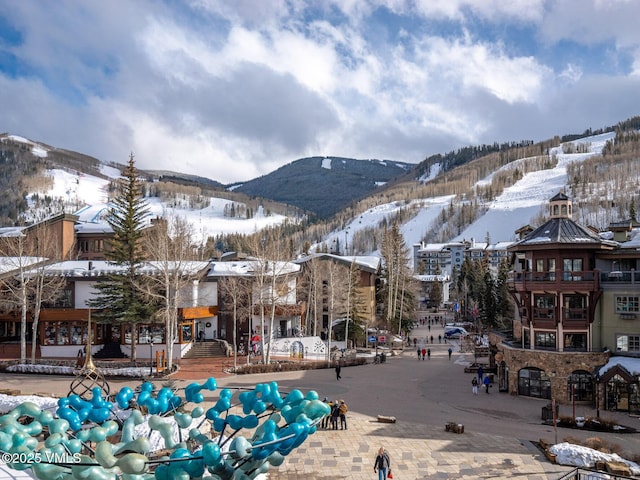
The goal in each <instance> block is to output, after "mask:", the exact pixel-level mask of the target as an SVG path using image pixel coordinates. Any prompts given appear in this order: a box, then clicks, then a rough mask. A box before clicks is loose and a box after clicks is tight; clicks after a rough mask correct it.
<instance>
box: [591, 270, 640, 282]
mask: <svg viewBox="0 0 640 480" xmlns="http://www.w3.org/2000/svg"><path fill="white" fill-rule="evenodd" d="M600 282H601V283H608V284H609V283H635V284H640V271H635V270H630V271H621V270H613V271H611V272H600Z"/></svg>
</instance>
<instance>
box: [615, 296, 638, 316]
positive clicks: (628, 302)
mask: <svg viewBox="0 0 640 480" xmlns="http://www.w3.org/2000/svg"><path fill="white" fill-rule="evenodd" d="M638 312H640V297H638V296H636V295H617V296H616V313H638Z"/></svg>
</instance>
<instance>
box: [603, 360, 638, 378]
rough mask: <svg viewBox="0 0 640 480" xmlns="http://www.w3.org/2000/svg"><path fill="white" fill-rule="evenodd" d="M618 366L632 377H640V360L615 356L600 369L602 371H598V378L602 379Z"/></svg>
mask: <svg viewBox="0 0 640 480" xmlns="http://www.w3.org/2000/svg"><path fill="white" fill-rule="evenodd" d="M617 366H620V367H622V368H624V369H625V370H626V371H627V372H629V374H631V375H634V376H635V375H640V358H631V357H618V356H614V357H611V358H610V359H609V361H608V362H607V363H606V365H604V366H602V367H600V370H598V376H599V377H601V376H602V375H604V374H605V373H607V372H608V371H609V370H611V369H612V368H614V367H617Z"/></svg>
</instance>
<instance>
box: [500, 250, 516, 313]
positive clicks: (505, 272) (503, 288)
mask: <svg viewBox="0 0 640 480" xmlns="http://www.w3.org/2000/svg"><path fill="white" fill-rule="evenodd" d="M510 268H511V266H510V265H509V261H508V260H507V259H506V258H503V259H502V261H501V262H500V266H499V267H498V278H497V279H496V301H497V307H496V309H497V312H498V315H499V316H500V319H501V320H502V321H504V320H505V319H509V318H511V317H512V315H513V311H512V310H513V309H512V304H511V297H510V295H509V289H508V280H509V270H510Z"/></svg>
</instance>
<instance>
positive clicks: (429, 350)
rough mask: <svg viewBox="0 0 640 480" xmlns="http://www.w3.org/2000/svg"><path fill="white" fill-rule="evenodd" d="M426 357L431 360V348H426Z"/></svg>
mask: <svg viewBox="0 0 640 480" xmlns="http://www.w3.org/2000/svg"><path fill="white" fill-rule="evenodd" d="M427 358H428V359H429V360H431V349H430V348H427Z"/></svg>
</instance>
